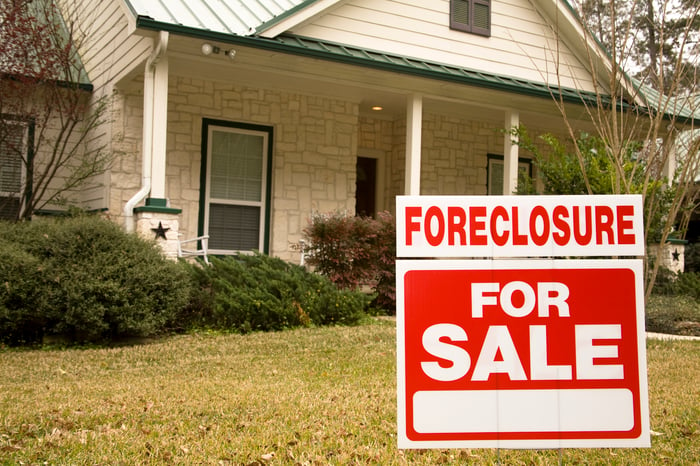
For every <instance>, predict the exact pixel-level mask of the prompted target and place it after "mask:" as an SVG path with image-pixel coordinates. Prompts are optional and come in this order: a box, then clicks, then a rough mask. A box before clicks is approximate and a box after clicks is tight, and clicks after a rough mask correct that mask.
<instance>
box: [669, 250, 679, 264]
mask: <svg viewBox="0 0 700 466" xmlns="http://www.w3.org/2000/svg"><path fill="white" fill-rule="evenodd" d="M671 255H672V256H673V262H680V261H681V253H680V252H678V249H676V250H674V251H673V252H672V253H671Z"/></svg>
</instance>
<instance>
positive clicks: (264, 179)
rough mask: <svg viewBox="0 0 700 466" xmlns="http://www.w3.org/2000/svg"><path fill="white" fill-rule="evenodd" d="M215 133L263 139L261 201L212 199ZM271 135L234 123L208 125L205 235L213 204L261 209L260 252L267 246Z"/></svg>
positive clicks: (214, 251)
mask: <svg viewBox="0 0 700 466" xmlns="http://www.w3.org/2000/svg"><path fill="white" fill-rule="evenodd" d="M214 131H224V132H230V133H236V134H250V135H256V136H262V137H263V148H262V152H263V153H262V156H263V163H262V183H261V189H260V201H242V200H231V199H222V198H215V197H211V194H210V190H211V167H212V156H211V150H212V146H213V144H212V140H213V133H214ZM269 136H270V135H269V133H268V132H266V131H262V130H250V129H244V128H239V127H237V126H235V124H233V123H232V126H227V125H225V124H222V125H219V124H216V123H213V122H210V123H208V124H207V147H206V158H207V161H206V167H207V169H206V182H205V193H204V222H203V229H204V233H203V234H205V235H209V210H210V209H209V208H210V205H211V203H212V202H213V203H215V204H224V205H235V206H251V207H259V208H260V221H259V222H260V223H259V226H258V228H259V236H258V248H257V249H258V250H260V251H263V250H264V246H265V237H266V235H267V233H268V232H267V231H266V229H265V226H266V223H267V209H269V206H268V205H267V191H268V189H267V188H268V187H267V184H268V165H269V160H268V158H269V155H268V154H269V144H270V141H269ZM248 253H251V251H250V250H232V249H211V248H210V249H209V254H210V255H233V254H248Z"/></svg>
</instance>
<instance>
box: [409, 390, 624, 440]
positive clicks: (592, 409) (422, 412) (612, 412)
mask: <svg viewBox="0 0 700 466" xmlns="http://www.w3.org/2000/svg"><path fill="white" fill-rule="evenodd" d="M413 427H414V429H415V430H416V431H417V432H419V433H422V434H431V433H436V434H437V433H476V432H502V433H503V432H591V431H593V432H596V431H597V432H613V431H617V432H625V431H628V430H631V429H632V428H633V427H634V403H633V398H632V392H631V391H630V390H628V389H624V388H619V389H593V390H592V389H586V390H577V389H568V390H500V391H498V390H461V391H457V390H452V391H444V390H441V391H420V392H416V393H415V395H414V397H413Z"/></svg>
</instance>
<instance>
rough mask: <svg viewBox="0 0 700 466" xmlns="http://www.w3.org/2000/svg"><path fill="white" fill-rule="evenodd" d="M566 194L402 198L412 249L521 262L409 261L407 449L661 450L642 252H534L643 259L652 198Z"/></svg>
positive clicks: (402, 378) (404, 251) (414, 253)
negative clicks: (652, 402) (654, 446)
mask: <svg viewBox="0 0 700 466" xmlns="http://www.w3.org/2000/svg"><path fill="white" fill-rule="evenodd" d="M565 197H566V198H568V199H565V200H564V202H562V200H561V198H560V197H557V198H554V197H551V198H548V197H542V196H531V197H530V196H524V197H517V196H513V197H442V196H441V197H437V196H420V197H418V196H416V197H400V198H398V201H397V239H398V243H397V251H399V255H403V256H404V257H436V256H444V257H450V256H452V257H460V256H469V257H471V256H474V255H479V256H484V257H488V258H492V257H495V256H496V257H508V256H509V255H514V256H516V257H518V259H501V258H499V259H487V260H484V259H475V260H446V259H440V260H438V259H429V260H426V259H421V260H415V259H407V260H398V261H397V388H398V393H397V395H398V396H397V400H398V430H399V432H398V442H399V447H400V448H447V447H492V448H493V447H495V448H570V447H644V446H649V444H650V442H649V415H648V390H647V374H646V353H645V333H644V306H643V303H644V297H643V285H642V283H643V279H642V278H643V277H642V274H643V267H642V262H641V260H639V259H588V260H565V259H553V258H548V259H533V258H527V259H526V258H524V257H525V255H526V254H525V253H524V250H523V249H520V246H526V247H527V248H528V251H529V253H530V254H529V255H530V256H539V255H549V256H557V255H565V254H566V253H567V251H569V250H570V248H568V243H575V244H574V245H573V246H572V248H573V250H576V251H577V255H597V256H601V255H612V254H615V253H614V252H613V251H621V252H620V253H619V254H616V255H621V256H625V255H627V256H629V255H642V254H643V233H642V231H643V230H642V225H641V198H638V197H636V196H614V197H608V196H575V197H574V196H565ZM571 198H573V199H571ZM519 199H522V201H520V200H519ZM505 200H507V201H508V203H507V204H506V203H505V202H504V201H505ZM557 201H558V202H557ZM559 206H567V207H566V208H567V209H568V214H565V213H564V212H563V210H562V209H563V208H558V207H559ZM472 211H473V212H474V213H472ZM587 211H588V212H590V215H588V214H587ZM440 217H442V220H440ZM567 225H568V227H567ZM567 228H568V232H567ZM525 237H527V238H525ZM564 238H567V241H564ZM586 238H590V239H588V240H586ZM586 241H588V242H587V243H586ZM470 243H471V244H472V245H474V247H475V248H476V249H477V251H478V252H475V250H474V249H472V248H471V247H469V245H470ZM520 243H524V244H520ZM584 243H585V244H584ZM582 246H587V247H586V248H582ZM479 248H481V249H479ZM436 250H438V251H439V253H436ZM485 251H486V252H488V254H484V252H485ZM602 251H605V253H602ZM582 252H583V253H584V254H582ZM431 253H432V254H431ZM585 253H588V254H585Z"/></svg>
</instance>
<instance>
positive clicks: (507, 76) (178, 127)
mask: <svg viewBox="0 0 700 466" xmlns="http://www.w3.org/2000/svg"><path fill="white" fill-rule="evenodd" d="M59 5H60V7H61V10H62V12H63V14H64V17H65V18H66V22H68V23H70V24H75V25H76V27H77V28H79V30H81V31H84V32H85V34H86V40H85V41H84V42H83V43H82V44H81V48H80V54H81V58H82V62H83V64H84V67H85V69H86V71H87V75H88V76H89V78H90V82H91V83H92V86H94V91H93V92H94V94H95V96H105V95H106V96H110V105H111V108H110V110H111V118H110V122H109V123H108V124H106V125H105V126H104V127H103V128H101V130H100V132H99V133H96V135H95V138H94V139H95V140H98V141H99V140H101V141H102V142H105V141H106V142H107V144H108V145H109V147H110V149H111V150H112V151H113V153H115V154H118V156H117V158H116V160H115V161H114V163H113V165H112V167H111V169H110V170H109V171H108V172H107V173H105V175H104V176H103V177H101V178H100V179H98V180H96V184H95V186H98V188H97V189H90V190H86V191H85V192H84V193H81V199H80V201H81V202H82V204H83V205H84V206H86V207H89V208H92V209H105V210H107V212H108V213H109V216H110V217H111V218H113V219H114V220H115V221H118V222H120V223H123V224H124V225H125V226H126V228H127V229H129V230H137V231H139V232H141V233H142V234H144V235H147V236H149V237H151V238H153V237H160V240H161V241H163V242H164V247H165V248H166V250H168V251H175V250H176V249H175V248H176V244H177V238H178V235H180V236H184V237H194V236H198V235H208V236H209V248H210V251H211V252H212V253H218V254H227V253H232V252H235V251H249V250H260V251H264V252H266V253H270V254H273V255H275V256H279V257H281V258H283V259H286V260H290V261H298V260H299V253H298V252H297V251H295V250H294V248H293V245H294V244H295V243H297V242H298V241H299V239H300V238H301V235H302V230H303V228H304V227H305V226H306V224H307V221H308V219H309V217H310V215H311V214H312V213H313V212H329V211H347V212H349V213H353V212H356V211H361V212H362V213H366V214H372V213H374V212H377V211H382V210H389V211H392V210H393V208H394V199H395V196H396V195H401V194H419V193H420V194H509V193H511V192H513V190H514V187H515V183H516V180H517V171H518V167H519V166H520V167H521V169H528V168H529V166H530V163H529V161H528V160H527V159H524V158H522V157H519V154H518V147H517V145H515V144H513V142H512V141H511V137H510V136H509V135H508V130H510V129H511V128H513V127H516V126H518V125H525V126H526V127H528V129H529V131H531V132H532V133H535V132H538V131H539V132H545V131H547V132H553V133H558V134H562V136H564V135H565V131H564V128H563V126H562V123H561V117H560V113H559V111H558V110H557V107H556V105H555V103H554V99H553V97H555V98H556V99H560V100H562V101H565V102H570V103H577V102H580V101H581V99H587V98H593V95H594V94H593V93H594V91H595V85H594V82H595V81H596V80H597V81H598V82H604V80H602V79H600V78H601V76H604V75H605V73H606V69H607V67H609V66H610V64H609V63H608V61H607V59H606V57H605V54H603V53H597V54H594V56H593V57H590V56H589V54H588V50H590V48H589V47H590V45H591V41H590V39H585V34H584V33H583V29H582V27H581V25H580V23H579V21H578V20H577V17H576V14H575V12H574V10H573V9H572V7H571V6H570V5H569V4H568V3H567V2H566V1H564V0H503V1H501V0H432V1H430V2H426V1H422V0H401V1H398V0H246V1H245V2H240V1H231V0H223V1H222V0H218V1H213V0H188V1H185V0H168V1H165V0H90V1H88V0H59ZM586 41H588V42H586ZM593 45H594V47H595V50H598V49H597V45H596V44H593ZM580 112H581V115H582V119H581V128H582V129H585V128H587V126H586V125H585V119H584V118H583V114H584V110H583V107H580Z"/></svg>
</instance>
